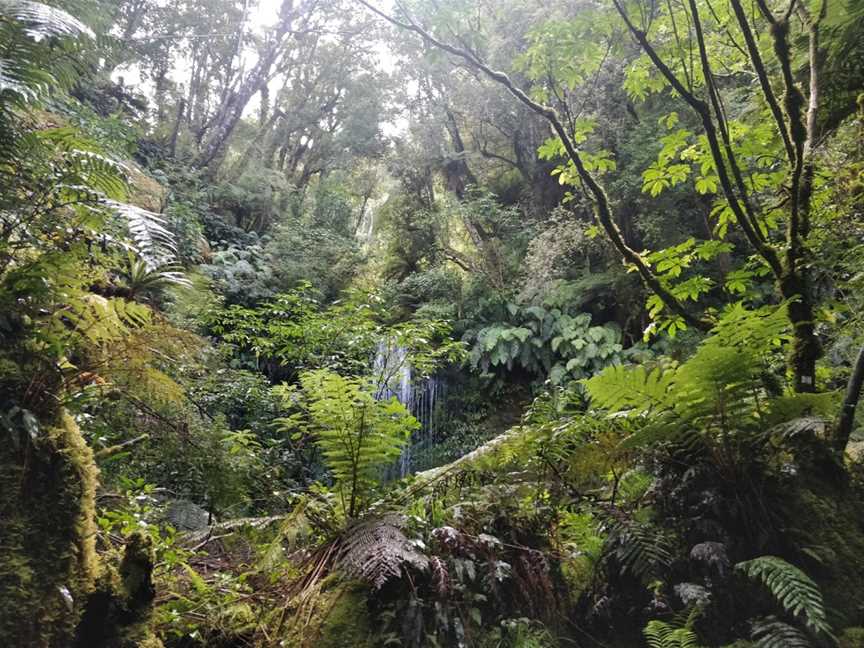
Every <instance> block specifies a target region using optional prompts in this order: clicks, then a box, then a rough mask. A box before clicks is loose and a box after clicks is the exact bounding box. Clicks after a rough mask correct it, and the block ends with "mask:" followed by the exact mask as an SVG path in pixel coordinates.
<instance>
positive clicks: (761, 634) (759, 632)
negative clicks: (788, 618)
mask: <svg viewBox="0 0 864 648" xmlns="http://www.w3.org/2000/svg"><path fill="white" fill-rule="evenodd" d="M751 636H752V638H753V640H754V641H755V642H756V648H813V643H812V642H811V641H810V639H809V638H808V637H807V635H805V634H804V633H803V632H801V631H800V630H799V629H798V628H796V627H794V626H791V625H789V624H788V623H784V622H783V621H780V620H778V619H777V618H775V617H767V618H765V619H761V620H759V621H757V622H756V623H754V624H753V631H752V633H751Z"/></svg>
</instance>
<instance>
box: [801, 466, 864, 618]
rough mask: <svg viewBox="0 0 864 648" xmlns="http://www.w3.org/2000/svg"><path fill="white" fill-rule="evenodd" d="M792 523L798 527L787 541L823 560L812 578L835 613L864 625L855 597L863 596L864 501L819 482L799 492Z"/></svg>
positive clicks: (848, 490) (863, 611) (815, 566)
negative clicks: (860, 593)
mask: <svg viewBox="0 0 864 648" xmlns="http://www.w3.org/2000/svg"><path fill="white" fill-rule="evenodd" d="M788 506H789V510H788V512H787V516H788V517H787V519H789V520H790V521H791V522H792V523H793V524H795V523H799V524H802V526H795V527H793V528H791V529H790V530H789V533H788V536H789V539H790V540H792V541H793V542H794V543H795V545H797V546H798V547H802V548H807V549H808V550H809V551H810V553H812V554H815V555H817V556H818V557H819V562H818V563H817V562H815V561H814V564H813V565H812V566H811V567H809V568H808V570H807V571H808V573H809V574H810V575H811V576H813V578H814V579H815V580H816V581H817V582H818V583H819V585H820V586H821V588H822V592H823V594H824V596H825V599H826V603H827V605H828V606H829V607H830V608H833V609H835V610H838V611H839V612H840V613H841V614H842V615H843V618H845V619H846V620H847V622H851V623H855V624H861V623H864V608H862V604H861V601H860V599H859V598H858V597H856V596H850V593H851V592H861V591H864V562H862V561H861V556H862V555H864V501H862V498H861V495H860V493H857V492H855V490H854V489H853V488H850V487H841V488H833V487H831V488H829V487H824V486H820V485H819V484H817V483H813V484H811V488H809V489H807V488H803V489H800V490H798V491H795V495H794V497H792V498H790V501H789V503H788Z"/></svg>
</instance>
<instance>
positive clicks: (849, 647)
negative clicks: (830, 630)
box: [837, 628, 864, 648]
mask: <svg viewBox="0 0 864 648" xmlns="http://www.w3.org/2000/svg"><path fill="white" fill-rule="evenodd" d="M837 645H838V646H839V648H864V628H846V629H845V630H844V631H843V632H841V633H840V636H839V637H838V638H837Z"/></svg>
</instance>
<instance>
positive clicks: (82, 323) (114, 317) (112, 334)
mask: <svg viewBox="0 0 864 648" xmlns="http://www.w3.org/2000/svg"><path fill="white" fill-rule="evenodd" d="M150 315H151V311H150V309H149V308H147V307H146V306H143V305H141V304H136V303H134V302H129V301H126V300H125V299H106V298H105V297H102V296H101V295H94V294H86V295H84V296H82V297H80V298H73V299H70V301H69V303H68V304H67V305H66V306H65V308H62V309H59V310H58V311H56V312H55V313H54V314H53V316H52V317H53V318H54V321H55V322H56V323H57V324H58V325H59V326H60V327H65V324H64V322H66V323H68V324H71V326H72V329H73V330H74V331H75V332H76V333H77V334H79V335H81V336H83V337H84V338H86V339H87V340H89V341H90V342H91V343H93V344H103V343H107V342H112V341H114V340H117V339H119V338H121V337H123V336H124V335H126V334H127V333H128V332H129V331H130V330H131V329H134V328H138V327H141V326H143V325H144V324H146V323H147V322H149V321H150Z"/></svg>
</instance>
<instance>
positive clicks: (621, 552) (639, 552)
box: [606, 520, 672, 580]
mask: <svg viewBox="0 0 864 648" xmlns="http://www.w3.org/2000/svg"><path fill="white" fill-rule="evenodd" d="M606 543H607V544H606V547H607V551H611V555H612V556H614V557H615V559H616V560H617V562H618V564H619V565H620V567H621V571H622V573H623V572H630V573H631V574H633V575H634V576H637V577H638V578H641V579H643V580H646V579H648V578H649V577H652V576H655V575H657V574H659V573H661V572H663V571H664V570H666V569H667V568H668V567H669V565H670V564H671V563H672V551H671V548H670V547H669V542H668V540H667V538H666V537H665V536H664V535H662V533H660V532H659V531H658V530H657V529H655V528H652V527H650V526H648V525H644V524H639V523H637V522H629V521H620V520H616V521H614V522H613V523H612V524H611V525H610V529H609V536H608V538H607V540H606Z"/></svg>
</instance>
